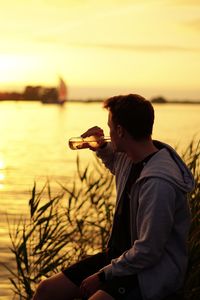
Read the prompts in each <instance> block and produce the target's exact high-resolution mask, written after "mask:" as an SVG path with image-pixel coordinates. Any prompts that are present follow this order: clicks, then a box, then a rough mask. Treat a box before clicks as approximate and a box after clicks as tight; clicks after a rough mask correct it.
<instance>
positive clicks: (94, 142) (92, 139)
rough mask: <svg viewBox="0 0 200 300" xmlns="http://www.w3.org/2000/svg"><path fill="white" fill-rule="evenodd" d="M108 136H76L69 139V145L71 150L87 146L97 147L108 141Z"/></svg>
mask: <svg viewBox="0 0 200 300" xmlns="http://www.w3.org/2000/svg"><path fill="white" fill-rule="evenodd" d="M110 141H111V139H110V137H109V136H94V135H92V136H87V137H85V138H83V137H81V136H78V137H72V138H70V139H69V147H70V149H72V150H79V149H86V148H89V147H93V148H99V146H101V145H103V144H104V143H106V142H110Z"/></svg>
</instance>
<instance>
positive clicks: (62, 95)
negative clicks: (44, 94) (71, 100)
mask: <svg viewBox="0 0 200 300" xmlns="http://www.w3.org/2000/svg"><path fill="white" fill-rule="evenodd" d="M66 101H67V86H66V83H65V82H64V80H63V79H62V78H61V77H60V78H59V86H58V103H59V104H63V103H65V102H66Z"/></svg>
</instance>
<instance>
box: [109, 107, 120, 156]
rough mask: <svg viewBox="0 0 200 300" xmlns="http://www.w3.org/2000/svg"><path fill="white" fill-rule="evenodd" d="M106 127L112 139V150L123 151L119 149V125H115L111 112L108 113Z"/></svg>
mask: <svg viewBox="0 0 200 300" xmlns="http://www.w3.org/2000/svg"><path fill="white" fill-rule="evenodd" d="M108 127H109V128H110V137H111V141H112V147H113V150H114V151H118V152H123V151H122V149H121V136H120V130H119V127H121V126H120V125H116V124H114V123H113V120H112V113H111V112H109V115H108Z"/></svg>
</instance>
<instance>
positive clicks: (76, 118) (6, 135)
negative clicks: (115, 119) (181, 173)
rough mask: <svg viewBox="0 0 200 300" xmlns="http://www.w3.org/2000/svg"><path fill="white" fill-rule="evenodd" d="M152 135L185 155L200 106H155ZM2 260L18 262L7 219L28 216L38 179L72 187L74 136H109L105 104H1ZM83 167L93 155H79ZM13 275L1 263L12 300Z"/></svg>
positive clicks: (198, 128)
mask: <svg viewBox="0 0 200 300" xmlns="http://www.w3.org/2000/svg"><path fill="white" fill-rule="evenodd" d="M154 108H155V114H156V118H155V126H154V134H153V137H154V138H155V139H159V140H162V141H165V142H167V143H169V144H171V145H172V146H177V145H178V148H179V149H180V152H181V151H183V149H185V148H186V146H187V145H188V144H189V142H190V141H191V140H192V139H193V138H194V136H195V135H196V136H197V137H198V138H199V137H200V105H198V104H192V105H190V104H185V105H183V104H165V105H162V104H155V105H154ZM0 122H1V123H0V124H1V126H0V137H1V141H0V262H4V263H6V264H8V265H11V264H13V260H12V256H11V254H10V252H9V249H8V247H9V243H10V240H9V237H8V225H7V221H6V215H8V216H9V219H10V220H11V223H12V220H13V219H15V218H18V217H19V216H20V215H22V214H23V215H24V214H26V213H27V208H28V205H27V203H28V200H29V198H30V195H31V189H32V187H33V184H34V181H36V183H37V186H38V188H40V187H42V186H43V185H44V184H45V182H46V181H47V179H49V180H50V184H51V187H52V191H53V192H55V193H56V192H57V191H58V190H60V188H59V184H58V182H61V183H64V184H70V182H72V181H73V178H74V174H75V172H76V157H77V151H72V150H70V149H69V148H68V145H67V141H68V139H69V138H70V137H73V136H79V135H80V134H81V133H83V132H84V131H85V130H86V129H88V128H89V127H91V126H94V125H98V126H100V127H102V128H103V129H104V131H105V135H109V132H108V128H107V111H106V110H105V109H103V108H102V104H101V103H72V102H69V103H66V104H65V105H64V106H62V107H61V106H58V105H53V104H48V105H44V104H42V103H40V102H28V101H27V102H15V101H7V102H6V101H5V102H0ZM78 153H79V155H80V159H81V162H82V165H84V164H86V163H88V162H89V161H90V160H91V159H92V158H93V155H92V153H91V152H90V151H88V150H81V151H78ZM7 277H8V274H7V272H6V270H5V269H4V268H3V267H2V266H1V265H0V299H2V300H3V299H5V300H7V299H11V296H10V295H11V294H12V293H11V291H10V286H9V281H8V279H7Z"/></svg>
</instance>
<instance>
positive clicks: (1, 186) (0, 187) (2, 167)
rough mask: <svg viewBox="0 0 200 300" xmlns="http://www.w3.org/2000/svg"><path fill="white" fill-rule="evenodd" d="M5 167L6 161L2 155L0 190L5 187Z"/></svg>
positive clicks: (0, 161) (0, 159)
mask: <svg viewBox="0 0 200 300" xmlns="http://www.w3.org/2000/svg"><path fill="white" fill-rule="evenodd" d="M4 169H5V162H4V160H3V159H2V158H1V157H0V190H2V189H3V188H4V184H3V180H4V179H5V174H4V173H3V171H4Z"/></svg>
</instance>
